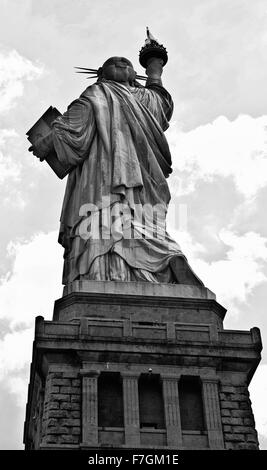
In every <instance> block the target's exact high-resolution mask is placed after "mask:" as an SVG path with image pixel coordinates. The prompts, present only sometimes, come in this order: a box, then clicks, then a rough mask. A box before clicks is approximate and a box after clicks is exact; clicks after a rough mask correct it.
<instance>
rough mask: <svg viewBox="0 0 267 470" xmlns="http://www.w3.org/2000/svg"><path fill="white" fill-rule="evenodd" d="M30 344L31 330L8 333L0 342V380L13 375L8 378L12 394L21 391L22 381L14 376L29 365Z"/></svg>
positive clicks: (31, 339) (31, 338) (31, 340)
mask: <svg viewBox="0 0 267 470" xmlns="http://www.w3.org/2000/svg"><path fill="white" fill-rule="evenodd" d="M32 342H33V328H26V329H25V330H22V331H15V332H12V333H8V334H7V335H5V337H4V338H3V340H1V341H0V380H3V379H6V377H8V376H9V374H15V375H14V376H11V377H9V381H10V382H9V383H10V389H11V390H13V391H14V393H17V392H20V390H21V380H22V379H21V378H20V377H17V375H16V374H17V373H18V372H20V371H21V370H22V369H23V368H24V367H25V365H26V364H28V363H29V360H30V357H31V351H32Z"/></svg>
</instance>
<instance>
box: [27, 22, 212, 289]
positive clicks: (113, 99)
mask: <svg viewBox="0 0 267 470" xmlns="http://www.w3.org/2000/svg"><path fill="white" fill-rule="evenodd" d="M166 62H167V52H166V49H165V48H164V47H163V46H161V45H160V44H159V43H158V41H157V40H155V39H154V38H153V37H152V35H151V34H150V32H149V31H147V40H146V43H145V46H144V47H143V48H142V49H141V51H140V63H141V64H142V65H143V66H144V67H145V68H146V74H147V79H146V84H145V86H143V85H141V84H140V83H139V82H138V81H137V78H140V79H142V77H140V76H139V77H138V76H137V74H136V72H135V71H134V68H133V65H132V63H131V62H130V61H129V60H128V59H126V58H124V57H111V58H109V59H108V60H106V61H105V63H104V64H103V66H102V67H100V68H99V69H98V70H97V71H94V70H93V69H84V72H87V73H91V72H92V71H93V72H96V75H97V81H96V83H94V84H92V85H91V86H88V87H87V88H86V90H85V91H84V92H83V93H82V94H81V96H80V97H79V98H78V99H77V100H75V101H74V102H73V103H71V104H70V106H69V107H68V110H67V111H66V112H65V113H64V114H63V115H59V116H58V117H57V118H56V119H55V120H54V121H53V123H52V128H51V131H50V132H49V133H48V134H47V135H46V136H45V137H43V138H41V139H39V140H38V141H37V142H36V143H35V144H34V145H32V146H31V147H30V149H29V150H30V151H33V154H34V155H36V156H37V157H38V158H40V160H43V159H46V157H47V156H48V155H49V154H51V152H52V151H54V152H56V156H57V159H58V161H59V162H60V165H61V166H62V167H63V168H65V170H66V173H69V174H68V181H67V185H66V191H65V197H64V202H63V207H62V213H61V219H60V222H61V223H60V233H59V243H61V245H62V246H63V247H64V249H65V252H64V269H63V284H68V283H71V282H72V281H75V280H83V279H86V280H100V281H101V280H114V281H148V282H155V283H158V282H166V283H181V284H191V285H198V286H199V285H203V284H202V282H201V280H200V279H199V278H198V277H197V276H196V275H195V274H194V272H193V271H192V269H191V268H190V266H189V264H188V262H187V260H186V258H185V256H184V255H183V253H182V251H181V249H180V247H179V245H178V244H177V243H176V242H175V241H174V240H172V239H171V238H170V236H169V235H168V233H167V231H166V227H165V221H166V214H167V208H168V204H169V201H170V193H169V188H168V184H167V181H166V178H168V176H169V174H170V173H171V171H172V170H171V164H172V162H171V155H170V151H169V147H168V143H167V140H166V138H165V135H164V131H165V130H166V129H167V128H168V126H169V124H168V122H169V120H170V118H171V115H172V112H173V102H172V98H171V96H170V94H169V93H168V91H167V90H166V89H165V88H164V87H163V85H162V81H161V75H162V71H163V66H164V65H165V63H166ZM84 72H83V73H84Z"/></svg>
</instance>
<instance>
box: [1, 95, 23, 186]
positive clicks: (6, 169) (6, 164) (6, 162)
mask: <svg viewBox="0 0 267 470" xmlns="http://www.w3.org/2000/svg"><path fill="white" fill-rule="evenodd" d="M0 106H1V104H0ZM16 137H17V133H16V132H15V130H13V129H0V184H1V183H3V181H5V180H6V179H7V178H12V179H14V180H18V179H19V175H20V165H19V164H17V163H16V162H14V161H13V160H12V158H11V157H10V156H9V155H7V154H6V152H5V146H6V142H7V141H9V139H10V140H11V139H14V138H16ZM1 149H2V150H3V151H2V150H1Z"/></svg>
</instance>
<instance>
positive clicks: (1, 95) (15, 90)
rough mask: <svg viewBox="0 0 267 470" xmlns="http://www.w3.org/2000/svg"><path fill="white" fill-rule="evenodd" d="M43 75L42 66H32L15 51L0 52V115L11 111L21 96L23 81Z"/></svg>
mask: <svg viewBox="0 0 267 470" xmlns="http://www.w3.org/2000/svg"><path fill="white" fill-rule="evenodd" d="M42 73H43V66H42V65H40V64H37V65H35V64H33V63H32V62H31V61H30V60H29V59H26V58H25V57H23V56H21V55H20V54H19V53H18V52H17V51H16V50H11V51H9V52H7V51H0V113H1V112H4V111H8V110H9V109H11V108H12V107H13V106H14V105H15V102H16V99H17V98H19V97H21V96H22V95H23V90H24V81H25V80H33V79H36V78H38V77H40V76H41V75H42Z"/></svg>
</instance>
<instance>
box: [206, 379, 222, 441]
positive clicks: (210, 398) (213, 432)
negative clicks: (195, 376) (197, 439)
mask: <svg viewBox="0 0 267 470" xmlns="http://www.w3.org/2000/svg"><path fill="white" fill-rule="evenodd" d="M202 385H203V403H204V412H205V418H206V425H207V431H208V439H209V447H210V449H224V441H223V432H222V421H221V410H220V402H219V394H218V379H216V378H202Z"/></svg>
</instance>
